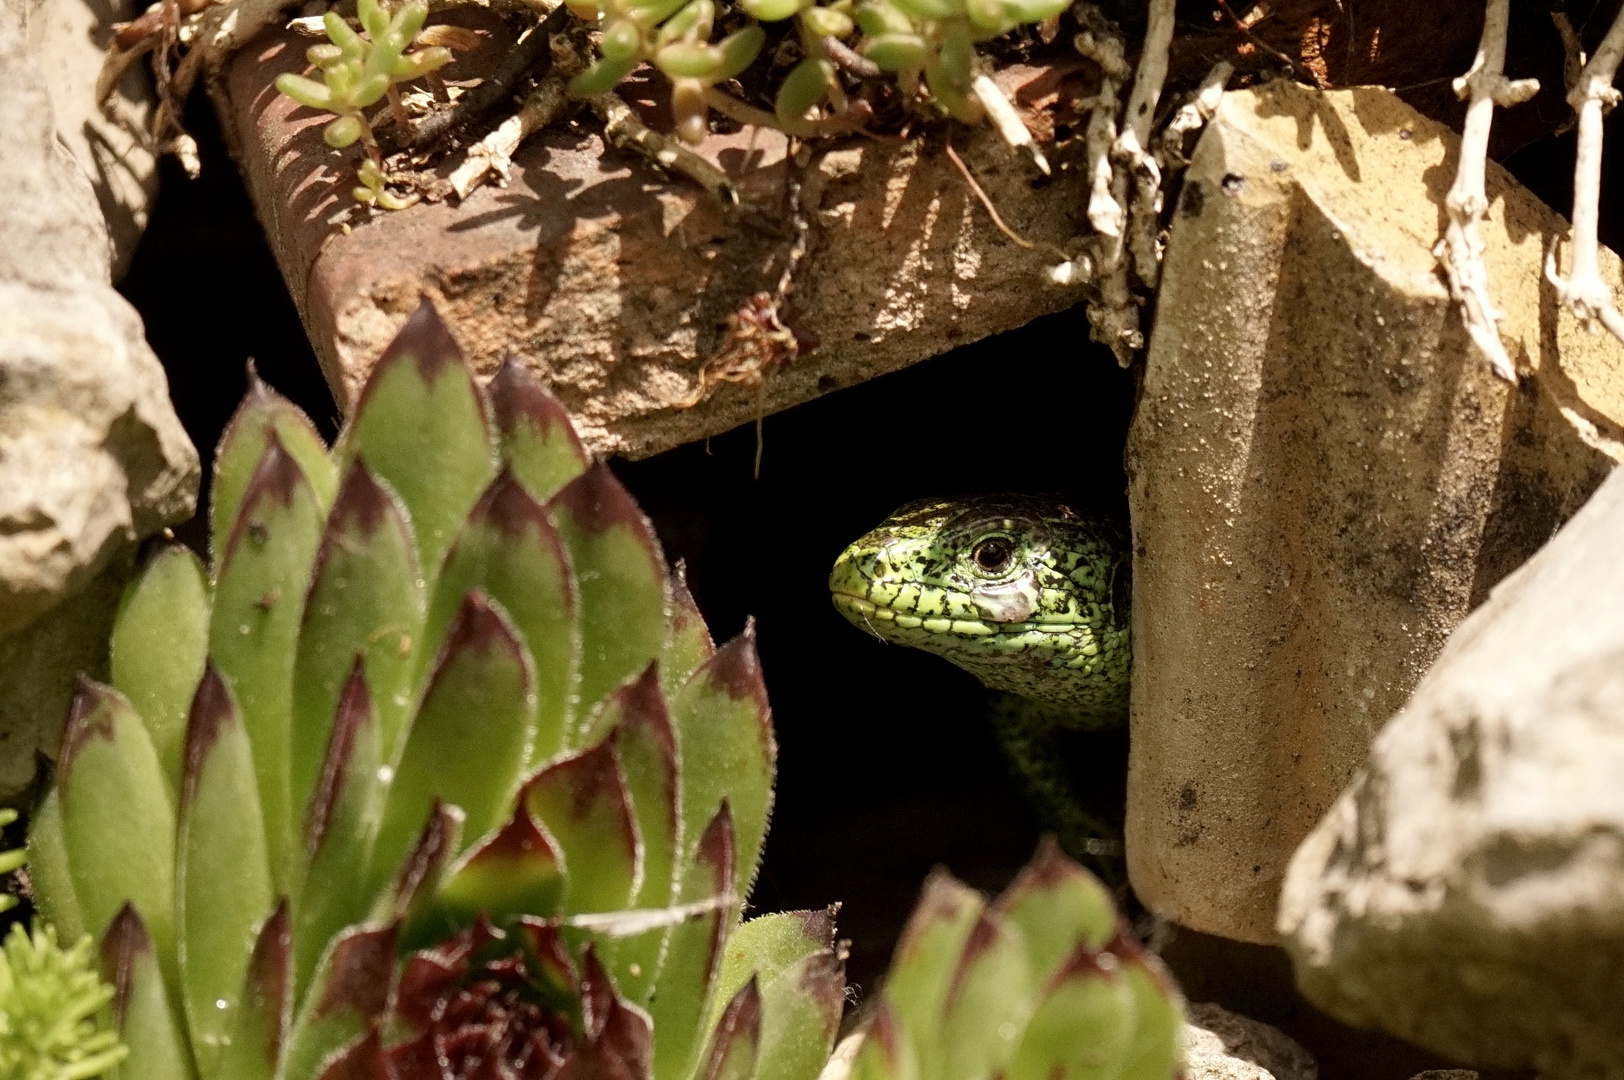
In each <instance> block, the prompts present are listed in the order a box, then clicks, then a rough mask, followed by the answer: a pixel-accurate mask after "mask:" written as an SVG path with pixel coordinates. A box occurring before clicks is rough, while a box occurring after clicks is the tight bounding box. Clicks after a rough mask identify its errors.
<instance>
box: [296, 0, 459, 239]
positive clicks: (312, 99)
mask: <svg viewBox="0 0 1624 1080" xmlns="http://www.w3.org/2000/svg"><path fill="white" fill-rule="evenodd" d="M355 11H356V15H357V16H358V18H359V19H360V22H361V31H359V32H358V31H356V30H355V29H354V28H353V27H351V26H350V24H349V23H348V22H346V21H345V20H344V18H343V17H342V16H341V15H339V14H338V12H336V11H329V12H327V13H326V14H325V15H324V16H322V26H323V27H324V28H325V29H326V31H327V41H326V42H325V43H324V44H321V45H312V46H310V48H309V49H307V50H305V58H306V59H307V60H309V61H310V63H311V64H312V65H313V66H314V67H316V68H317V69H319V70H320V71H321V74H322V79H321V81H320V82H317V81H316V80H315V79H311V78H308V77H306V76H304V75H296V74H294V73H293V72H291V71H287V72H283V73H282V74H281V75H278V76H277V77H276V88H277V90H278V91H280V92H281V93H283V94H285V95H287V96H288V97H290V98H292V99H293V100H294V101H297V102H298V103H299V104H301V105H306V106H309V107H310V108H312V109H321V110H323V111H325V112H330V113H333V114H334V116H333V119H332V120H330V121H328V123H327V126H326V127H325V128H323V129H322V133H321V134H322V138H323V139H324V140H326V142H327V145H328V146H331V147H333V148H334V149H338V150H341V149H343V148H344V147H346V146H350V145H352V144H353V143H355V142H356V140H360V141H361V143H362V144H363V145H364V146H365V147H366V150H367V156H366V158H365V160H363V161H362V163H361V164H360V166H359V167H358V170H357V180H358V181H359V182H358V183H357V185H356V187H355V189H354V191H353V196H354V198H355V200H356V201H357V202H361V203H366V204H368V205H376V206H381V207H382V208H383V209H385V210H400V209H404V208H405V207H407V206H410V205H412V203H414V202H416V201H417V200H416V199H415V198H413V197H401V196H398V195H394V194H392V193H391V192H389V191H388V189H387V188H385V187H384V182H385V177H384V174H383V167H382V164H381V153H380V151H379V149H378V143H377V140H376V139H374V138H373V136H372V123H371V121H370V120H368V119H367V114H366V110H367V109H369V108H371V107H372V106H373V105H376V104H377V103H378V102H379V100H381V99H382V98H383V97H384V95H386V94H390V93H391V92H392V91H393V88H394V86H395V84H396V83H400V82H406V81H409V80H411V79H416V78H421V77H422V76H424V75H427V74H429V73H430V72H433V71H438V70H439V69H440V68H442V67H444V66H445V65H446V64H448V63H450V62H451V50H450V49H448V48H446V47H445V46H443V45H426V46H425V47H423V48H419V49H415V50H412V51H410V52H408V51H407V50H408V49H411V46H412V45H413V43H414V42H417V41H418V32H419V31H421V30H422V29H423V20H424V19H426V18H428V14H429V5H428V0H405V2H404V3H402V4H401V5H400V6H399V7H398V8H396V9H394V10H393V11H391V10H389V9H386V8H385V7H383V6H382V5H381V4H380V2H379V0H356V5H355ZM390 100H391V101H392V102H394V103H395V104H396V105H398V104H399V102H398V99H396V98H394V97H391V99H390ZM400 115H401V116H404V113H402V114H400Z"/></svg>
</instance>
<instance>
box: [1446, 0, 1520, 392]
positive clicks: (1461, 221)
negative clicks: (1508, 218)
mask: <svg viewBox="0 0 1624 1080" xmlns="http://www.w3.org/2000/svg"><path fill="white" fill-rule="evenodd" d="M1510 8H1511V2H1510V0H1488V6H1487V8H1486V9H1485V11H1484V13H1483V37H1482V39H1481V41H1479V43H1478V46H1477V58H1476V59H1475V60H1473V61H1472V67H1471V70H1469V71H1468V72H1467V73H1466V74H1465V75H1462V76H1461V77H1460V78H1458V79H1456V80H1455V84H1454V85H1455V94H1456V95H1457V96H1458V97H1460V98H1462V99H1469V100H1470V104H1469V105H1467V107H1466V125H1465V128H1464V129H1463V131H1462V132H1461V140H1460V164H1459V166H1458V167H1457V168H1456V171H1455V183H1454V186H1452V187H1451V188H1450V189H1449V195H1448V197H1447V198H1445V200H1444V208H1445V210H1446V211H1447V212H1448V214H1449V224H1448V225H1447V226H1446V227H1445V229H1444V237H1443V239H1442V240H1441V241H1439V243H1438V246H1437V247H1435V248H1434V249H1433V254H1434V255H1436V256H1437V257H1438V259H1439V261H1440V262H1442V263H1443V266H1444V271H1445V272H1446V273H1447V274H1448V275H1449V294H1450V295H1451V296H1453V297H1454V298H1455V301H1456V302H1457V303H1458V304H1460V314H1461V320H1462V321H1463V322H1465V324H1466V332H1467V333H1468V334H1470V335H1471V338H1472V343H1473V344H1474V345H1476V346H1477V348H1478V351H1479V352H1481V353H1482V354H1483V356H1484V357H1485V358H1486V359H1487V360H1488V361H1489V366H1490V367H1491V368H1493V369H1494V373H1495V374H1496V375H1498V376H1500V377H1501V378H1502V379H1505V380H1506V381H1508V382H1513V383H1514V382H1516V381H1517V369H1516V368H1515V367H1514V366H1513V365H1512V363H1511V357H1510V356H1508V355H1507V354H1506V347H1505V344H1504V343H1503V342H1502V341H1501V340H1500V330H1499V326H1498V324H1499V321H1500V312H1498V311H1496V310H1495V307H1494V303H1493V301H1492V300H1491V298H1490V296H1489V270H1488V267H1487V266H1486V265H1485V264H1484V262H1483V233H1482V229H1481V225H1482V222H1483V215H1484V214H1485V213H1486V212H1487V211H1488V209H1489V198H1488V194H1487V193H1486V192H1485V190H1484V187H1483V180H1484V173H1485V169H1486V162H1487V160H1488V153H1489V127H1490V125H1491V124H1492V123H1493V122H1494V107H1495V106H1496V105H1501V106H1511V105H1518V104H1521V103H1522V102H1524V101H1527V100H1528V99H1529V98H1531V97H1533V96H1534V95H1535V94H1536V93H1538V92H1539V82H1538V81H1537V80H1535V79H1518V80H1516V81H1512V80H1510V79H1507V78H1506V77H1505V75H1504V74H1502V71H1503V69H1504V68H1505V63H1506V25H1507V22H1508V21H1509V18H1510Z"/></svg>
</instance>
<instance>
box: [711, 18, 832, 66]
mask: <svg viewBox="0 0 1624 1080" xmlns="http://www.w3.org/2000/svg"><path fill="white" fill-rule="evenodd" d="M847 33H850V27H849V24H848V28H847ZM766 41H767V31H765V30H763V29H762V28H761V27H759V26H746V27H743V28H741V29H739V30H735V31H734V32H733V33H731V34H729V35H728V36H727V37H725V38H723V39H722V40H721V41H719V42H717V43H716V47H717V49H719V50H720V51H721V54H722V67H721V70H720V71H718V72H717V78H718V79H732V78H736V77H738V76H739V75H742V74H744V70H745V69H746V68H748V67H749V66H750V65H751V64H753V63H755V62H756V57H757V56H759V55H760V54H761V46H762V45H764V44H765V43H766Z"/></svg>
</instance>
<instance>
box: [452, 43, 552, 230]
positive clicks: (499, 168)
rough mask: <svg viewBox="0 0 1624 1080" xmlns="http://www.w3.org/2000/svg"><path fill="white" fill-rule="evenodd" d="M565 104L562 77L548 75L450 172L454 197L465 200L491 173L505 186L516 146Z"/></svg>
mask: <svg viewBox="0 0 1624 1080" xmlns="http://www.w3.org/2000/svg"><path fill="white" fill-rule="evenodd" d="M569 105H570V100H569V94H568V92H567V90H566V89H565V79H564V77H563V76H562V75H560V74H559V73H558V72H556V71H555V72H552V73H550V74H549V75H548V76H547V77H546V78H545V79H543V80H542V81H541V83H540V84H539V85H538V86H537V87H536V88H535V89H534V90H532V91H530V93H529V94H528V95H527V96H526V97H525V99H524V104H523V105H522V106H520V108H519V111H518V112H517V113H515V114H514V115H512V116H510V117H508V118H507V119H506V120H504V121H502V123H501V124H499V125H497V128H496V130H495V131H492V132H491V133H490V134H489V135H486V136H485V137H484V138H483V139H481V140H479V141H478V142H477V143H475V144H474V145H472V146H470V147H469V148H468V156H467V157H465V158H463V161H462V164H460V165H458V166H457V167H456V168H455V169H453V170H451V175H450V176H449V177H448V178H447V179H449V181H450V183H451V190H452V191H454V192H456V193H457V198H458V199H466V198H467V197H468V196H469V194H471V193H472V192H473V190H474V189H475V188H477V187H479V185H480V184H482V183H484V182H485V178H486V177H487V176H490V175H491V174H493V173H494V174H495V175H496V179H497V182H498V183H499V184H506V183H507V178H508V170H509V169H511V168H512V166H513V155H514V153H515V152H516V151H517V150H518V149H519V146H520V144H521V143H523V142H524V141H525V139H527V138H529V137H530V136H531V135H532V134H533V133H534V132H537V131H539V130H541V129H542V128H544V127H546V126H547V125H548V124H551V123H552V122H553V121H554V120H557V119H558V118H559V117H560V116H562V115H563V114H564V110H565V109H567V108H568V107H569Z"/></svg>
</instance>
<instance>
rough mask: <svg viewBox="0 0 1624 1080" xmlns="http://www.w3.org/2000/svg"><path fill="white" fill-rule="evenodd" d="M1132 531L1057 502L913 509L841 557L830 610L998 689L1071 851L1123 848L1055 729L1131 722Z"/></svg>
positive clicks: (995, 708) (1004, 742)
mask: <svg viewBox="0 0 1624 1080" xmlns="http://www.w3.org/2000/svg"><path fill="white" fill-rule="evenodd" d="M1131 565H1132V563H1131V559H1130V555H1129V547H1128V540H1127V536H1126V535H1125V534H1124V532H1123V531H1122V530H1121V529H1120V528H1119V527H1117V526H1116V525H1114V524H1113V523H1111V522H1109V521H1106V520H1104V519H1101V518H1094V517H1087V516H1084V515H1082V514H1079V513H1078V512H1077V511H1076V510H1074V509H1072V508H1071V507H1070V506H1069V505H1067V504H1066V503H1065V502H1063V501H1061V500H1059V499H1055V498H1044V497H1034V496H1023V495H991V496H979V497H974V498H967V499H951V500H943V499H936V500H926V501H922V502H915V503H909V504H908V505H907V506H904V507H902V508H901V509H900V510H898V511H897V512H896V513H895V514H892V515H891V516H890V517H889V518H887V519H886V520H885V522H884V523H882V524H881V525H880V527H879V528H877V529H875V530H874V531H872V532H870V533H867V534H866V535H864V536H862V537H861V538H859V539H858V540H857V541H856V542H854V543H853V544H852V545H851V546H850V547H848V548H847V549H846V550H845V551H843V552H841V554H840V558H838V559H837V560H836V561H835V565H834V569H833V571H831V572H830V575H829V589H830V592H831V593H833V596H834V603H835V607H836V608H838V609H839V610H840V612H841V614H843V615H845V616H846V618H847V619H850V620H851V621H852V622H853V623H855V624H856V625H857V626H859V627H861V628H863V629H865V630H867V631H868V632H869V633H871V634H873V635H874V636H876V637H878V638H881V639H883V640H885V641H892V642H896V643H897V644H900V645H909V646H912V647H913V648H916V649H924V650H926V651H927V652H932V653H935V654H936V655H938V656H940V657H943V658H944V659H947V660H951V661H952V662H953V663H955V664H957V665H958V666H959V667H961V668H964V669H965V670H966V671H968V672H970V673H971V674H972V675H974V676H975V677H976V678H978V679H980V680H981V682H982V684H983V685H985V686H986V687H987V688H988V689H989V690H991V691H993V693H992V694H991V699H992V701H991V708H990V710H989V711H990V714H991V720H992V723H993V727H994V732H995V734H996V735H997V737H998V740H999V743H1000V744H1001V746H1002V748H1003V751H1004V754H1005V756H1006V757H1007V758H1008V761H1009V764H1010V767H1011V769H1012V770H1013V772H1014V773H1015V776H1016V779H1017V780H1018V781H1019V782H1020V784H1021V786H1022V787H1023V788H1024V789H1025V794H1026V796H1027V798H1028V800H1029V801H1031V802H1032V803H1033V804H1034V806H1035V809H1036V810H1037V813H1038V815H1039V817H1040V819H1042V821H1043V824H1044V825H1045V826H1046V827H1048V828H1051V829H1053V830H1055V831H1056V832H1057V833H1058V834H1059V836H1060V841H1061V844H1062V846H1064V847H1065V848H1066V849H1067V850H1068V851H1070V852H1071V853H1072V854H1073V855H1075V856H1079V857H1081V856H1084V855H1093V856H1109V855H1115V854H1117V853H1119V852H1120V850H1121V849H1120V845H1119V844H1117V843H1116V842H1115V841H1113V840H1111V839H1109V838H1108V830H1107V828H1106V827H1105V826H1104V825H1103V824H1102V823H1101V822H1100V821H1098V820H1097V819H1096V818H1094V817H1093V815H1091V814H1089V813H1088V812H1087V811H1085V810H1084V809H1083V806H1082V803H1081V801H1080V800H1079V799H1078V798H1077V795H1076V792H1075V790H1074V787H1073V784H1072V781H1071V778H1070V776H1069V775H1068V773H1067V771H1066V769H1065V767H1064V764H1063V762H1062V760H1061V755H1060V753H1059V747H1058V743H1057V740H1056V733H1057V730H1058V729H1060V728H1081V729H1085V730H1101V729H1105V728H1111V727H1116V726H1118V725H1120V724H1121V723H1122V722H1123V721H1124V720H1125V719H1126V718H1127V715H1128V668H1129V660H1130V653H1129V646H1128V600H1129V595H1130V592H1131V587H1130V574H1131Z"/></svg>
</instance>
